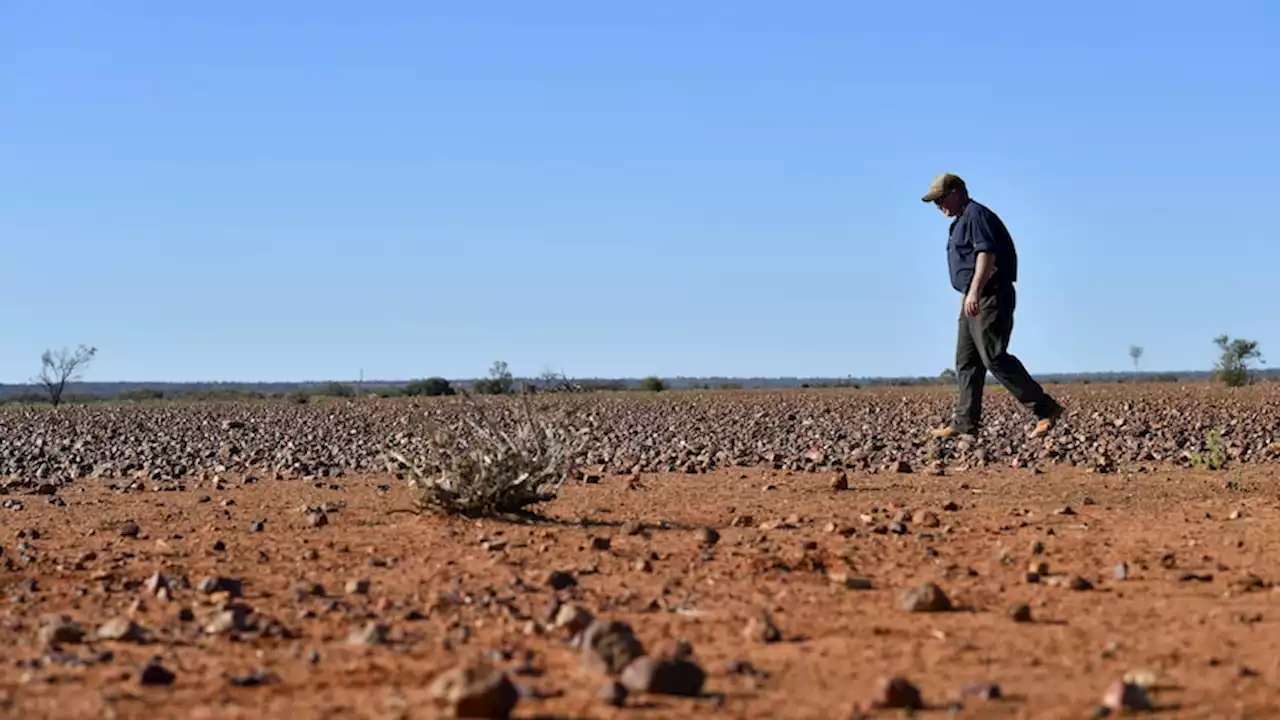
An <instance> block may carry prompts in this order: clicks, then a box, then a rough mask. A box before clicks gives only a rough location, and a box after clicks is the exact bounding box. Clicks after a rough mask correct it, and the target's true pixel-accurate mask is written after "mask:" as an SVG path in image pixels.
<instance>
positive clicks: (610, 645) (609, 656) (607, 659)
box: [581, 620, 644, 675]
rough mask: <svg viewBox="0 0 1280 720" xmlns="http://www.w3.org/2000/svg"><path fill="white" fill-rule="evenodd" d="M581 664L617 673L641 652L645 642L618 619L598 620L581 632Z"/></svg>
mask: <svg viewBox="0 0 1280 720" xmlns="http://www.w3.org/2000/svg"><path fill="white" fill-rule="evenodd" d="M581 653H582V664H583V666H584V667H586V668H588V669H589V670H592V671H594V672H599V673H604V674H606V675H619V674H621V673H622V671H623V670H626V669H627V666H628V665H630V664H631V663H632V662H634V661H635V660H636V658H638V657H640V656H641V655H644V645H642V644H641V643H640V640H639V639H638V638H636V636H635V633H634V632H633V631H632V630H631V626H630V625H628V624H627V623H625V622H622V621H621V620H597V621H595V622H593V623H592V624H591V627H589V628H587V630H586V632H585V633H584V634H583V636H582V650H581Z"/></svg>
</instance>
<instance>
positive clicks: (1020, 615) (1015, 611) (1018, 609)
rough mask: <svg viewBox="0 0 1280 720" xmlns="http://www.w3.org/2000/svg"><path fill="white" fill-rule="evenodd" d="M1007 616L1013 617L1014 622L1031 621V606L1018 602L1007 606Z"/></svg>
mask: <svg viewBox="0 0 1280 720" xmlns="http://www.w3.org/2000/svg"><path fill="white" fill-rule="evenodd" d="M1009 617H1011V618H1013V621H1014V622H1019V623H1027V622H1031V606H1030V605H1028V604H1026V603H1018V604H1017V605H1014V606H1013V607H1011V608H1009Z"/></svg>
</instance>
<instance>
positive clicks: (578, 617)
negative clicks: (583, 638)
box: [552, 603, 595, 637]
mask: <svg viewBox="0 0 1280 720" xmlns="http://www.w3.org/2000/svg"><path fill="white" fill-rule="evenodd" d="M594 619H595V618H593V617H592V615H591V612H590V611H589V610H587V609H586V608H584V607H582V606H581V605H574V604H572V603H566V604H564V605H561V606H560V608H559V609H558V610H557V611H556V614H555V620H554V621H553V622H552V627H554V628H555V629H557V630H564V631H566V632H568V634H569V635H570V637H573V636H577V635H579V634H581V633H582V632H584V631H586V629H587V628H589V627H591V623H592V621H593V620H594Z"/></svg>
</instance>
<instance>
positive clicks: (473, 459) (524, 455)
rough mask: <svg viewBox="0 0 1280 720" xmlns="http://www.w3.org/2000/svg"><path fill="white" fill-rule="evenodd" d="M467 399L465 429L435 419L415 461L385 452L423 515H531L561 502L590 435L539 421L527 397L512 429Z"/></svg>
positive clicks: (393, 452)
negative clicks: (550, 503) (560, 493)
mask: <svg viewBox="0 0 1280 720" xmlns="http://www.w3.org/2000/svg"><path fill="white" fill-rule="evenodd" d="M464 399H465V401H466V402H468V403H469V405H470V408H471V412H470V417H468V418H467V419H466V422H465V423H463V424H462V425H461V429H455V428H452V427H449V426H446V425H443V424H440V423H435V422H430V421H429V422H428V424H429V428H428V429H429V437H428V439H427V442H426V443H425V447H423V448H422V450H421V451H420V452H417V453H413V455H414V456H412V457H406V455H405V453H402V452H399V451H396V450H388V451H387V452H386V455H387V457H388V458H389V459H390V460H392V461H393V463H395V464H396V465H398V466H399V468H400V470H401V471H402V472H403V473H404V474H405V475H407V477H408V482H409V487H410V488H411V489H412V490H413V491H414V500H415V503H416V505H417V508H418V510H419V511H421V512H426V513H433V514H450V515H462V516H466V517H493V516H501V515H512V514H515V515H529V514H531V513H529V511H528V510H527V508H528V507H529V506H530V505H536V504H538V503H542V502H547V501H549V500H553V499H555V497H556V494H557V493H558V491H559V489H560V486H561V485H562V484H563V483H564V481H565V479H566V478H567V477H568V476H569V473H570V472H571V470H572V469H573V466H574V463H575V458H576V457H577V456H578V453H579V452H580V451H581V449H582V447H583V446H584V445H585V441H586V433H585V431H579V430H574V429H573V428H572V427H571V426H570V425H568V424H567V423H564V422H550V421H548V420H547V419H545V418H542V417H539V416H538V415H537V414H535V413H534V411H533V408H532V407H531V405H530V401H529V398H528V396H527V395H525V394H522V395H521V396H520V400H519V409H520V412H519V414H518V415H517V417H516V421H515V427H514V428H512V429H511V430H510V431H507V430H504V429H502V428H501V427H499V426H498V424H497V423H495V422H493V421H492V420H491V419H490V415H489V413H486V412H485V410H484V408H482V407H481V406H480V404H479V403H477V402H476V401H475V400H474V399H473V398H471V397H470V396H469V395H466V394H464Z"/></svg>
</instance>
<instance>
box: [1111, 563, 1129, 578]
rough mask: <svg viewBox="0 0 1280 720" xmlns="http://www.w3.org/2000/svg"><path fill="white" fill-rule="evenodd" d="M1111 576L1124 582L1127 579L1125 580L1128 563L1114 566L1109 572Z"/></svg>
mask: <svg viewBox="0 0 1280 720" xmlns="http://www.w3.org/2000/svg"><path fill="white" fill-rule="evenodd" d="M1111 575H1112V577H1114V578H1115V579H1116V580H1125V579H1127V578H1128V577H1129V564H1128V563H1120V564H1119V565H1116V566H1115V568H1113V569H1112V571H1111Z"/></svg>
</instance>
